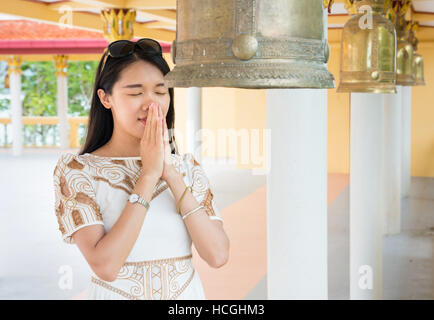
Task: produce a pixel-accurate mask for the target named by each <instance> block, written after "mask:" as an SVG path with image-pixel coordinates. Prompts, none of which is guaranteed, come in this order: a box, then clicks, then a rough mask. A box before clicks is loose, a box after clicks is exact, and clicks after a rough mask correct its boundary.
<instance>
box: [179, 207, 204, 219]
mask: <svg viewBox="0 0 434 320" xmlns="http://www.w3.org/2000/svg"><path fill="white" fill-rule="evenodd" d="M204 208H205V207H204V206H199V207H197V208H195V209H193V210H190V211H189V212H187V213H186V214H184V215H183V216H182V220H184V219H185V218H187V217H188V216H189V215H190V214H193V213H195V212H197V211H199V210H200V209H204Z"/></svg>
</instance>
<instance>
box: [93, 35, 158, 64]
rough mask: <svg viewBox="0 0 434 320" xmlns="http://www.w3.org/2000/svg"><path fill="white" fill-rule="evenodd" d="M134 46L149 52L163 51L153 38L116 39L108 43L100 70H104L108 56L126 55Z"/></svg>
mask: <svg viewBox="0 0 434 320" xmlns="http://www.w3.org/2000/svg"><path fill="white" fill-rule="evenodd" d="M136 46H138V47H139V48H141V49H142V50H143V51H144V52H146V53H149V54H153V55H162V53H163V50H162V49H161V46H160V44H159V43H158V41H155V40H154V39H149V38H142V39H139V40H137V41H130V40H117V41H114V42H112V43H110V44H109V46H108V47H107V49H106V51H105V52H104V54H105V57H104V61H103V63H102V67H101V71H100V72H102V71H103V70H104V67H105V63H106V62H107V58H108V57H109V56H110V57H112V58H123V57H126V56H128V55H130V54H132V53H133V52H134V50H135V48H136Z"/></svg>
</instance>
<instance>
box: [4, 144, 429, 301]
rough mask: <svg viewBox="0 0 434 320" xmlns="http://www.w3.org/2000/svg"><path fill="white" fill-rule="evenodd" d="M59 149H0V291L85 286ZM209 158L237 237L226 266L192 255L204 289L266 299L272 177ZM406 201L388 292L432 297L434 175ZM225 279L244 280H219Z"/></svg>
mask: <svg viewBox="0 0 434 320" xmlns="http://www.w3.org/2000/svg"><path fill="white" fill-rule="evenodd" d="M58 156H59V151H57V150H31V149H27V150H25V154H24V156H22V157H19V158H15V157H13V156H11V155H10V151H9V150H7V151H4V150H0V168H1V169H0V195H1V196H0V197H1V201H0V218H1V219H2V221H3V223H1V224H0V243H1V244H2V245H1V246H0V299H71V298H72V297H80V295H81V294H82V293H83V290H84V289H85V288H86V285H87V281H88V277H89V274H90V269H89V267H88V265H87V263H86V262H85V260H84V258H83V257H82V255H81V253H80V251H79V250H78V248H77V247H76V246H74V245H66V244H64V243H63V242H62V241H61V239H60V232H59V231H58V229H57V221H56V219H55V216H54V193H53V189H52V188H53V186H52V171H53V169H54V166H55V163H56V161H57V159H58ZM203 166H204V168H205V171H206V172H207V174H208V176H209V178H210V181H211V185H212V187H213V189H214V195H215V199H216V202H217V205H218V207H219V208H220V209H221V211H222V215H223V217H224V218H225V228H226V230H227V232H228V234H229V235H230V236H231V245H232V246H231V255H232V256H231V261H230V263H228V264H227V265H225V266H224V267H223V268H220V269H212V268H209V267H208V266H207V265H206V264H205V263H204V262H203V261H201V260H200V258H198V257H197V256H196V257H195V265H196V267H197V269H198V272H199V274H200V277H201V279H202V282H203V284H204V288H205V291H206V294H207V297H208V298H209V299H211V298H223V297H228V298H230V299H261V298H266V264H265V261H266V260H265V256H266V252H265V248H266V246H265V241H264V239H265V238H263V237H264V236H265V224H264V221H266V216H265V207H266V193H265V184H266V176H257V175H252V174H251V173H250V171H248V170H243V171H241V170H235V169H233V168H231V167H230V166H212V165H208V164H207V162H206V161H205V160H204V162H203ZM347 183H348V176H346V175H336V174H331V175H329V209H328V227H329V236H328V237H329V240H328V241H329V243H328V244H329V298H330V299H348V297H349V294H348V292H349V284H348V275H349V271H348V257H349V253H348V248H349V247H348V222H349V220H348V186H347ZM402 205H403V207H402V208H403V211H402V226H403V228H402V233H401V234H399V235H396V236H388V237H384V241H383V249H384V251H383V283H384V289H383V296H384V299H395V298H396V299H416V298H417V299H432V298H434V295H433V292H434V283H433V282H434V258H433V257H434V252H433V250H434V243H433V242H434V229H432V228H433V227H434V179H429V178H416V177H413V179H412V195H411V197H410V198H409V199H408V198H407V199H404V200H403V203H402ZM246 219H248V223H249V228H248V229H247V228H246ZM430 228H431V229H430ZM4 244H6V245H4ZM246 259H247V260H246ZM249 259H250V260H249ZM243 263H246V264H247V265H248V266H249V267H248V268H247V269H246V268H245V266H244V265H243ZM62 266H68V267H69V268H70V270H72V275H73V286H72V289H61V287H62V286H61V283H62V276H63V274H62V273H61V270H62ZM240 270H241V271H242V270H244V272H241V271H240ZM228 277H232V278H233V279H235V281H238V282H235V283H234V282H233V281H230V283H231V284H232V285H229V284H228V283H229V281H224V280H223V281H222V279H228ZM59 283H60V285H59ZM234 288H235V289H234Z"/></svg>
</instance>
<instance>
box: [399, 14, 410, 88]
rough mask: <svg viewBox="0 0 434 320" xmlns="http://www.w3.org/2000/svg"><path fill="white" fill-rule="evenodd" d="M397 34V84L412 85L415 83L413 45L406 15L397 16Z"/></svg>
mask: <svg viewBox="0 0 434 320" xmlns="http://www.w3.org/2000/svg"><path fill="white" fill-rule="evenodd" d="M395 26H396V35H397V38H398V43H397V49H396V50H397V54H396V84H397V85H402V86H411V85H413V84H414V76H413V54H414V50H413V46H412V45H411V43H409V41H408V35H409V22H408V21H405V18H404V15H399V16H397V17H396V24H395Z"/></svg>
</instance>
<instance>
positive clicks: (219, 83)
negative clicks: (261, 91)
mask: <svg viewBox="0 0 434 320" xmlns="http://www.w3.org/2000/svg"><path fill="white" fill-rule="evenodd" d="M325 3H326V1H323V0H302V1H301V0H272V1H270V0H218V1H216V0H179V1H178V3H177V22H176V23H177V28H176V40H175V41H174V42H173V44H172V48H173V50H172V57H173V59H174V63H175V64H176V65H175V67H174V69H173V70H172V71H171V72H169V73H168V74H167V75H166V76H165V80H166V84H167V85H168V86H169V87H238V88H334V78H333V75H332V74H331V73H330V72H329V71H328V70H327V65H326V63H327V61H328V57H329V46H328V42H327V39H326V33H327V30H326V28H325V26H326V25H325V23H326V20H325V19H326V18H327V17H326V14H325V9H324V5H325Z"/></svg>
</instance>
